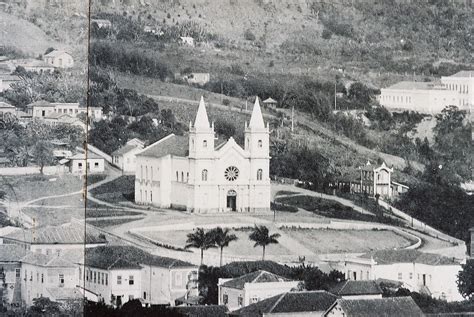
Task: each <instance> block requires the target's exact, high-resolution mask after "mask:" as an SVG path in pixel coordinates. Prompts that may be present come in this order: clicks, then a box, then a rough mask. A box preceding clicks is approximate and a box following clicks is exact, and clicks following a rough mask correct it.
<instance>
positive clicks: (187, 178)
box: [186, 172, 189, 183]
mask: <svg viewBox="0 0 474 317" xmlns="http://www.w3.org/2000/svg"><path fill="white" fill-rule="evenodd" d="M186 183H189V172H187V173H186Z"/></svg>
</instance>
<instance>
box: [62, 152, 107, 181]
mask: <svg viewBox="0 0 474 317" xmlns="http://www.w3.org/2000/svg"><path fill="white" fill-rule="evenodd" d="M66 160H67V162H66V164H67V165H68V166H69V171H70V172H71V173H72V174H80V175H83V174H85V173H86V171H87V173H88V174H101V173H104V171H105V160H104V158H103V157H101V156H99V155H97V154H95V153H93V152H91V151H89V152H88V153H87V155H86V154H85V153H76V154H74V155H73V156H70V157H68V158H67V159H66Z"/></svg>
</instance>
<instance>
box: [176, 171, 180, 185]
mask: <svg viewBox="0 0 474 317" xmlns="http://www.w3.org/2000/svg"><path fill="white" fill-rule="evenodd" d="M176 181H177V182H179V174H178V171H176Z"/></svg>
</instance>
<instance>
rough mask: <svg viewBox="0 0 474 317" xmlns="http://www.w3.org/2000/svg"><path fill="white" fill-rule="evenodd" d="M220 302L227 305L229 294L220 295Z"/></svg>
mask: <svg viewBox="0 0 474 317" xmlns="http://www.w3.org/2000/svg"><path fill="white" fill-rule="evenodd" d="M222 302H223V303H224V305H227V304H228V303H229V295H227V294H224V295H222Z"/></svg>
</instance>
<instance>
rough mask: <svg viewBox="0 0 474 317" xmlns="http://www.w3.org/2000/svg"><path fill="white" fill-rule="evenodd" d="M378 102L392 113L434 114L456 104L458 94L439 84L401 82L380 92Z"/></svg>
mask: <svg viewBox="0 0 474 317" xmlns="http://www.w3.org/2000/svg"><path fill="white" fill-rule="evenodd" d="M380 92H381V94H380V96H379V98H378V99H379V102H380V104H381V105H382V106H384V107H386V108H388V109H389V110H392V111H405V110H409V111H417V112H420V113H429V114H435V113H439V112H441V110H443V109H444V108H445V107H446V106H449V105H457V104H458V94H457V92H456V91H452V90H449V89H448V88H446V87H445V85H443V84H441V83H433V82H409V81H402V82H399V83H397V84H395V85H392V86H390V87H387V88H382V89H381V90H380Z"/></svg>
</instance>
